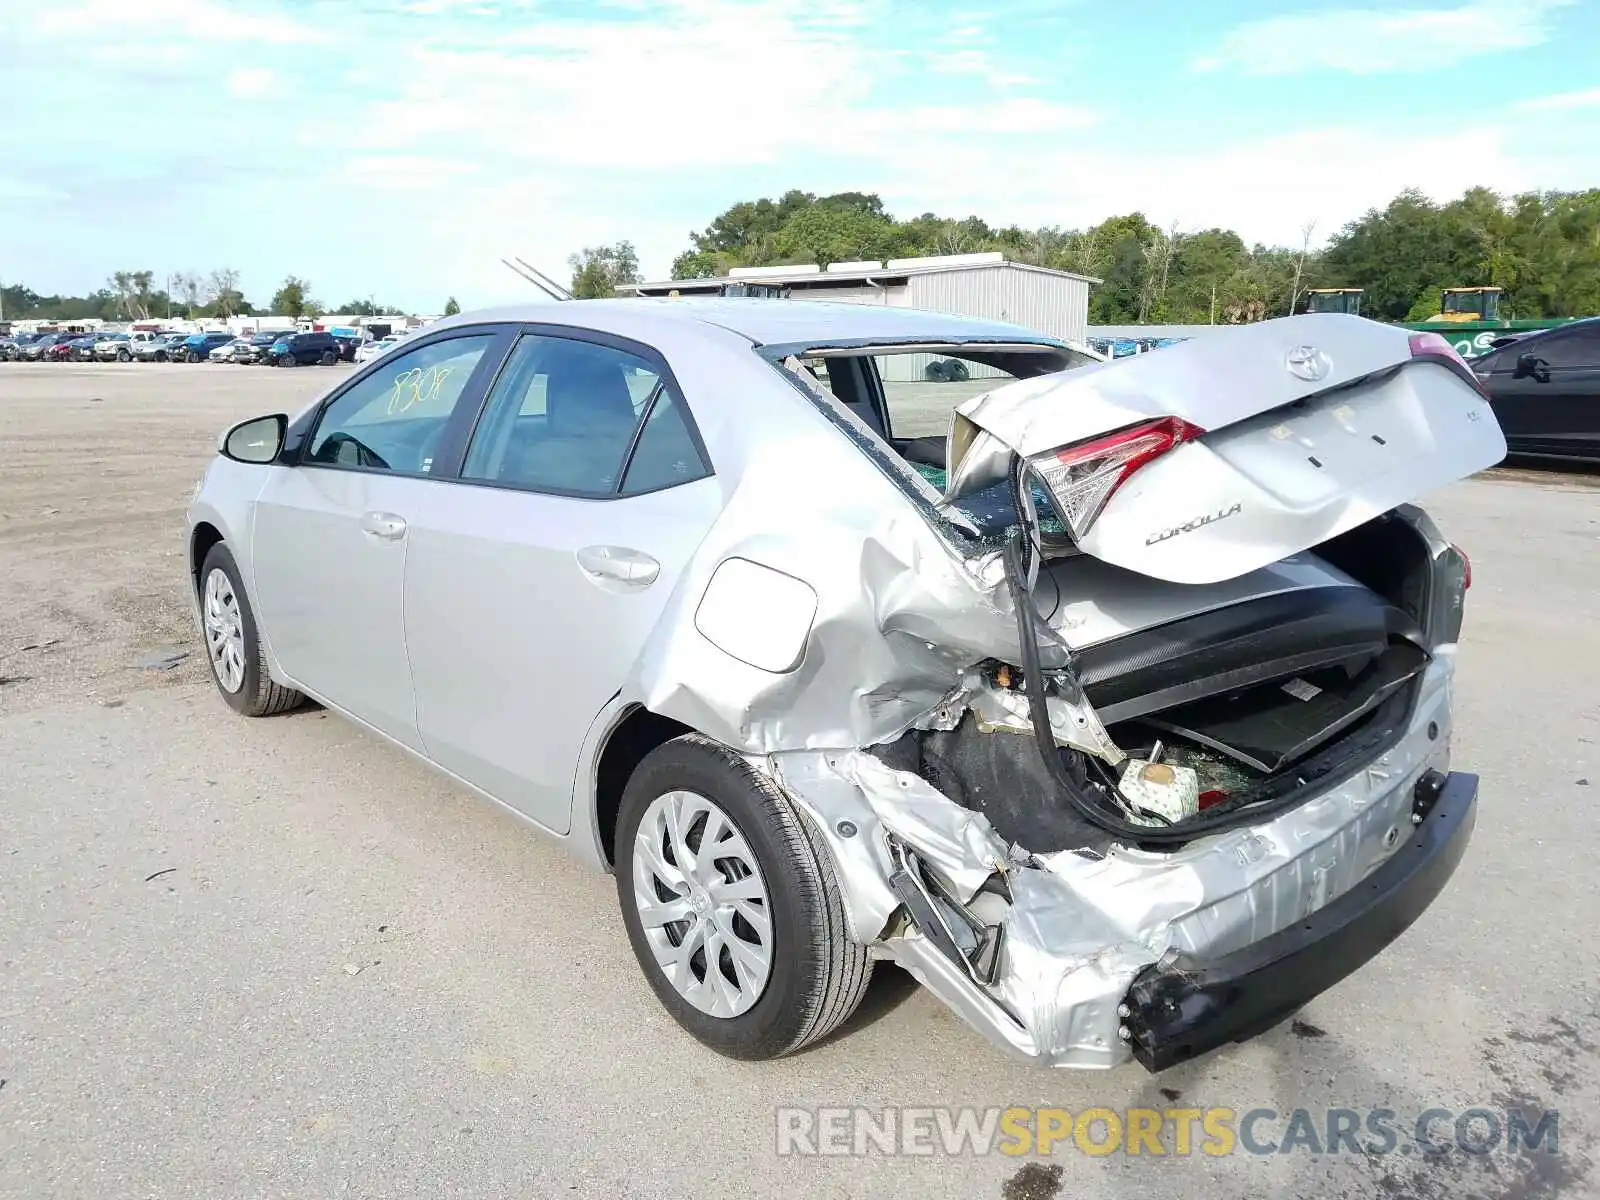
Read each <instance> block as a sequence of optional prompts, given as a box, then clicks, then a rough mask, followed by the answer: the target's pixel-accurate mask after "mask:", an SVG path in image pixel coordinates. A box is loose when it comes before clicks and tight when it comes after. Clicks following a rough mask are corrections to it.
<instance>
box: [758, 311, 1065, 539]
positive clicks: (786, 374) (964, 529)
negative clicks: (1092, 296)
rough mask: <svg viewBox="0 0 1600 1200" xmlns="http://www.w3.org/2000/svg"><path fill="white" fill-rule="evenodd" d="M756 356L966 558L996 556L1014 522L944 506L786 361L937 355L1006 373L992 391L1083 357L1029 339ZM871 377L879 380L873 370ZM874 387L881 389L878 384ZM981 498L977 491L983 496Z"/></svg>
mask: <svg viewBox="0 0 1600 1200" xmlns="http://www.w3.org/2000/svg"><path fill="white" fill-rule="evenodd" d="M755 351H756V353H757V354H759V355H760V356H761V357H762V358H764V359H766V360H767V362H768V363H769V364H770V365H771V366H772V368H773V369H774V370H775V371H777V372H778V374H780V375H781V376H783V378H784V379H785V380H787V381H788V382H789V384H790V386H792V387H793V388H794V389H795V390H796V391H797V392H799V393H800V394H801V395H803V396H804V397H805V398H806V399H807V400H809V401H810V402H811V403H812V404H813V405H814V406H815V407H816V408H817V410H818V411H819V412H821V413H822V415H823V416H824V417H826V418H827V419H828V420H829V421H831V422H832V423H833V424H834V425H835V426H837V427H838V429H839V430H840V431H841V432H842V433H844V435H845V436H846V437H848V438H849V439H850V440H851V441H852V442H854V443H855V444H856V446H857V447H859V448H860V450H861V452H862V453H863V454H865V455H866V456H867V457H868V458H869V459H871V460H872V462H873V463H874V464H875V465H876V466H877V467H878V469H879V470H881V471H882V472H883V473H884V474H885V475H886V476H888V478H889V479H890V481H891V482H893V483H894V484H895V486H896V487H898V488H899V489H900V490H901V491H902V492H904V493H905V495H906V497H907V499H909V500H910V501H911V502H912V503H913V504H914V505H916V507H917V509H918V511H919V512H921V513H922V515H923V517H924V519H926V520H927V521H928V523H929V524H930V525H932V526H933V527H934V528H935V529H937V530H938V531H939V532H940V533H941V534H942V535H943V536H944V537H945V538H946V539H948V540H949V541H950V542H951V543H952V544H953V545H954V546H955V547H956V549H957V551H958V552H959V553H961V554H962V555H963V556H966V557H973V556H976V555H979V554H983V553H986V552H989V551H993V550H995V549H996V547H995V546H994V545H993V544H992V539H993V538H994V537H995V536H997V535H999V536H1002V537H1003V536H1004V535H1005V534H1006V533H1007V532H1009V528H1012V527H1014V522H1013V525H1012V526H1010V527H1005V528H996V527H994V526H993V525H988V526H982V525H980V524H979V523H978V521H977V520H976V519H975V518H973V517H971V516H970V515H969V514H968V513H966V512H964V511H963V506H957V505H946V504H945V503H944V498H943V495H942V494H941V493H940V492H939V491H938V489H936V488H935V487H934V486H933V484H931V483H930V482H929V481H928V480H927V478H926V477H925V476H924V475H923V474H922V473H921V472H920V471H918V470H917V469H916V467H914V466H913V465H912V464H911V463H910V462H908V461H906V460H905V459H904V458H902V457H901V456H900V454H899V453H898V452H897V451H896V450H895V448H894V447H893V446H891V445H890V444H889V443H888V442H887V441H885V440H884V439H883V438H881V437H879V436H878V434H877V433H876V431H874V430H872V429H870V428H868V427H867V426H866V425H865V423H864V422H862V420H861V419H860V418H859V417H857V416H856V415H855V414H854V413H853V412H851V411H850V410H849V409H848V408H846V407H845V405H844V403H843V402H842V401H841V400H839V398H838V397H837V396H835V395H834V394H833V393H832V392H831V391H829V390H828V389H827V388H826V386H824V387H823V390H824V391H825V392H827V395H826V396H825V397H824V396H820V395H817V394H816V393H814V392H813V391H812V390H811V389H810V388H809V387H807V386H806V384H805V383H804V382H803V381H802V380H800V379H799V378H798V377H797V376H796V375H795V373H794V372H793V371H790V370H789V369H788V368H786V367H785V366H784V365H783V364H784V361H785V360H786V359H788V358H797V359H806V358H824V359H829V358H866V359H873V358H879V357H882V356H885V355H895V354H940V355H944V356H947V357H950V358H959V359H964V360H968V361H971V362H974V363H978V364H981V365H983V366H987V367H993V368H994V369H996V370H999V371H1005V372H1007V373H1008V374H1009V375H1011V377H1012V378H1011V379H1007V380H997V381H996V386H1001V387H1003V386H1005V384H1007V383H1010V382H1013V381H1014V380H1018V379H1031V378H1035V377H1037V376H1040V375H1049V374H1053V373H1056V372H1060V371H1066V370H1070V369H1071V368H1072V367H1073V366H1074V365H1075V364H1076V363H1077V362H1078V361H1079V360H1080V359H1081V358H1082V355H1081V354H1080V353H1078V352H1075V351H1074V350H1073V349H1072V348H1071V347H1070V346H1068V345H1067V344H1066V343H1065V342H1061V341H1057V340H1055V339H1053V338H1040V339H1038V340H1037V341H1034V340H1031V339H1026V338H1005V339H998V338H976V339H972V340H970V341H963V340H955V341H952V340H949V339H931V340H930V339H928V338H894V339H886V338H834V339H828V340H822V341H804V342H784V343H773V344H767V345H758V346H756V347H755ZM874 375H875V376H876V375H877V372H876V369H874ZM878 386H879V388H880V389H881V387H882V381H881V378H880V379H879V383H878ZM891 432H892V430H891ZM997 486H999V487H1000V488H1001V489H1002V490H1005V491H1006V492H1007V495H1006V497H1005V503H1006V505H1008V506H1011V510H1012V512H1013V513H1014V511H1015V510H1014V505H1012V502H1011V500H1010V496H1009V486H1008V485H997ZM983 494H984V493H979V495H980V496H981V495H983ZM965 499H966V505H965V507H971V505H972V502H973V501H974V500H976V499H977V497H971V496H969V497H966V498H965ZM1034 501H1035V504H1036V505H1039V504H1041V502H1042V505H1043V507H1045V508H1048V503H1049V502H1048V497H1046V496H1044V495H1043V494H1042V493H1040V492H1039V490H1038V489H1037V488H1035V496H1034Z"/></svg>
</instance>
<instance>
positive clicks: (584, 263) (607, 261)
mask: <svg viewBox="0 0 1600 1200" xmlns="http://www.w3.org/2000/svg"><path fill="white" fill-rule="evenodd" d="M567 264H568V265H569V266H570V267H571V268H572V284H571V286H570V287H569V288H568V289H567V290H568V291H570V292H571V293H572V295H573V296H574V297H575V298H576V299H579V300H600V299H604V298H605V297H607V296H615V295H616V294H617V286H618V285H619V284H623V283H638V282H639V256H638V254H637V253H636V252H635V251H634V248H633V243H632V242H618V243H617V244H616V245H614V246H586V247H585V248H584V249H583V251H582V252H581V253H578V254H574V255H572V256H571V257H569V258H568V259H567Z"/></svg>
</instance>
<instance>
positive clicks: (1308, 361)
mask: <svg viewBox="0 0 1600 1200" xmlns="http://www.w3.org/2000/svg"><path fill="white" fill-rule="evenodd" d="M1284 362H1285V365H1286V366H1287V367H1288V368H1289V374H1291V375H1293V376H1294V377H1295V378H1296V379H1304V380H1305V381H1306V382H1307V383H1317V382H1318V381H1320V380H1323V379H1326V378H1327V377H1328V372H1329V371H1331V370H1333V360H1332V359H1331V358H1329V357H1328V356H1327V355H1326V354H1324V353H1323V352H1322V351H1321V350H1318V349H1317V348H1316V347H1315V346H1296V347H1295V348H1294V349H1293V350H1291V351H1289V356H1288V358H1287V359H1285V360H1284Z"/></svg>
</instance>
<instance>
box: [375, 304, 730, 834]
mask: <svg viewBox="0 0 1600 1200" xmlns="http://www.w3.org/2000/svg"><path fill="white" fill-rule="evenodd" d="M398 353H400V352H399V351H391V352H390V354H389V355H388V356H386V357H385V358H383V359H380V360H379V361H380V362H388V361H389V360H390V359H391V358H392V357H393V356H394V355H396V354H398ZM720 509H721V494H720V492H719V490H718V488H717V486H716V481H715V480H714V479H712V478H711V471H710V464H709V463H708V462H707V460H706V457H705V453H704V450H703V448H702V446H701V443H700V440H699V437H698V435H697V433H696V432H695V429H694V426H693V422H692V419H691V418H690V416H689V413H688V410H687V409H686V407H685V405H684V400H683V396H682V394H681V393H680V392H679V390H678V387H677V384H676V382H675V381H674V380H673V377H672V374H671V371H670V370H669V368H668V367H667V364H666V362H665V361H664V360H663V359H662V358H661V356H660V355H659V354H657V353H656V352H655V351H654V350H653V349H651V348H650V347H647V346H643V345H640V344H638V343H635V342H629V341H624V340H621V339H616V338H610V337H605V336H603V335H599V334H589V333H585V332H580V331H575V330H571V329H565V328H551V327H538V328H534V327H530V328H529V329H528V330H527V331H526V332H525V333H524V335H523V336H522V337H521V339H520V340H519V341H518V343H517V345H516V347H515V349H514V350H513V351H512V353H511V356H510V357H509V358H508V359H507V361H506V365H505V367H504V369H503V370H502V371H501V373H500V376H499V379H498V380H497V382H496V383H495V385H494V389H493V391H492V393H491V395H490V396H489V398H488V401H487V403H486V405H485V407H484V410H483V413H482V415H481V417H480V419H479V420H478V422H477V427H476V432H475V433H474V434H473V438H472V442H471V446H470V449H469V451H468V453H467V455H466V458H465V463H464V465H463V467H462V471H461V482H460V483H459V484H455V485H452V486H449V487H439V488H436V489H433V490H432V491H431V492H430V494H429V495H428V497H427V504H426V506H425V507H424V508H422V509H420V510H419V511H418V519H417V520H416V522H415V523H414V525H413V536H412V538H411V541H410V549H409V557H408V560H407V563H406V581H405V606H404V607H405V634H406V643H407V646H408V647H409V650H410V656H411V667H412V678H413V679H414V681H415V686H416V694H417V712H418V724H419V728H420V730H421V734H422V738H423V741H424V743H425V745H426V747H427V752H428V755H429V757H431V758H432V759H433V760H434V761H435V762H437V763H439V764H440V765H442V766H444V767H446V768H447V769H449V770H451V771H453V772H455V773H456V774H458V775H460V776H461V777H462V778H464V779H466V780H467V781H468V782H470V783H473V784H475V785H477V786H478V787H481V788H483V789H484V790H485V791H487V792H489V793H490V794H492V795H494V796H496V797H498V798H499V799H500V800H501V801H503V802H504V803H506V804H509V805H510V806H512V807H513V808H516V809H518V810H519V811H521V812H522V813H524V814H525V815H527V816H528V817H530V818H532V819H533V820H535V821H537V822H538V823H539V824H541V825H544V826H545V827H546V828H548V829H551V830H553V831H555V832H557V833H565V832H567V830H568V829H569V827H570V824H571V807H572V795H573V785H574V768H575V766H576V764H577V760H578V755H579V751H580V749H581V747H582V744H583V739H584V735H585V733H586V732H587V730H588V729H589V727H590V724H591V722H592V721H593V719H594V717H595V715H596V714H597V713H598V712H599V711H600V710H601V708H603V707H604V706H605V704H606V703H607V702H608V701H609V700H610V699H611V698H612V697H613V696H615V695H616V693H617V691H618V689H619V688H620V687H621V686H622V684H623V683H624V681H625V680H626V678H627V675H628V673H629V672H630V671H631V670H632V668H633V666H634V663H635V661H636V660H637V658H638V657H639V653H640V651H641V649H642V648H643V646H644V643H645V639H646V638H647V637H648V636H649V634H650V632H651V630H652V629H654V627H655V625H656V622H657V619H658V618H659V616H660V613H661V610H662V608H663V606H664V605H665V604H666V602H667V599H668V597H669V596H670V595H671V593H672V590H673V588H674V586H675V585H676V583H677V580H678V576H679V574H680V572H681V570H682V568H683V566H684V565H685V564H686V563H687V562H688V560H689V557H690V555H691V554H692V553H693V551H694V549H695V547H696V546H698V545H699V543H700V541H701V539H702V538H703V537H704V535H705V533H706V531H707V530H708V529H709V528H710V526H711V523H712V521H713V520H714V519H715V517H716V515H717V513H718V512H719V511H720Z"/></svg>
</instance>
